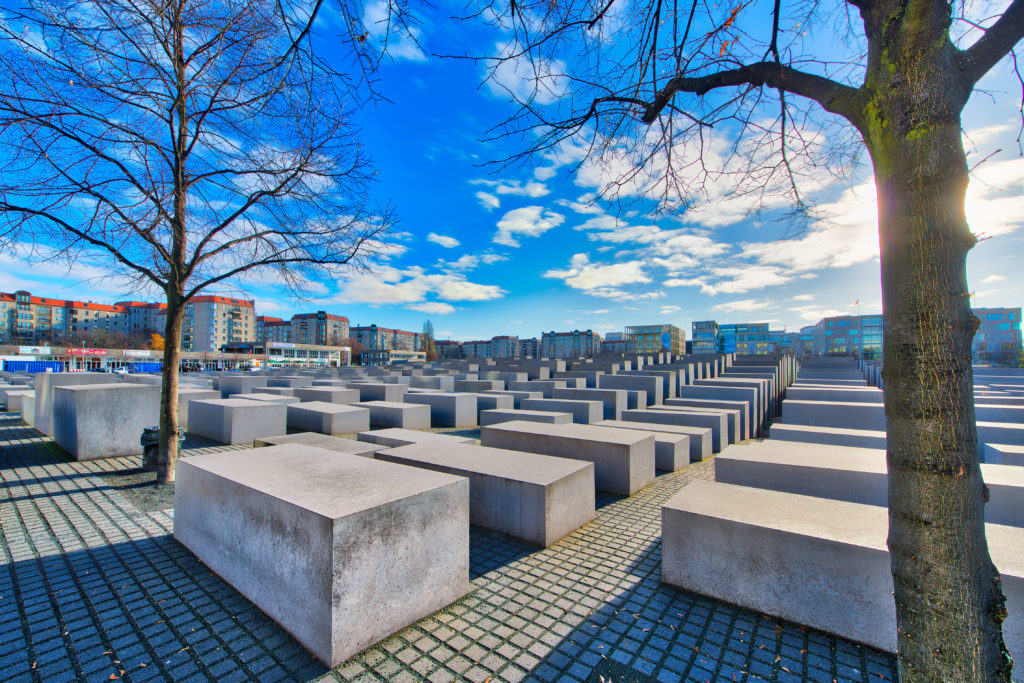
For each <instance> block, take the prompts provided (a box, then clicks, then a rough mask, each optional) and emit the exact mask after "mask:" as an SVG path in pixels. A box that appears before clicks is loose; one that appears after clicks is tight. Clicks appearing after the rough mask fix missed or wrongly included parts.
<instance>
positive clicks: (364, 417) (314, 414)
mask: <svg viewBox="0 0 1024 683" xmlns="http://www.w3.org/2000/svg"><path fill="white" fill-rule="evenodd" d="M288 426H289V427H294V428H295V429H301V430H303V431H307V432H318V433H320V434H330V435H335V434H355V433H356V432H361V431H365V430H367V429H369V428H370V411H369V410H367V409H366V408H359V407H356V406H346V405H342V404H340V403H326V402H324V401H310V402H308V403H293V404H292V405H289V406H288Z"/></svg>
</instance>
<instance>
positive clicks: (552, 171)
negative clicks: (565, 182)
mask: <svg viewBox="0 0 1024 683" xmlns="http://www.w3.org/2000/svg"><path fill="white" fill-rule="evenodd" d="M557 174H558V169H557V168H556V167H554V166H538V167H537V168H535V169H533V177H534V178H536V179H537V180H551V179H552V178H554V177H555V176H556V175H557Z"/></svg>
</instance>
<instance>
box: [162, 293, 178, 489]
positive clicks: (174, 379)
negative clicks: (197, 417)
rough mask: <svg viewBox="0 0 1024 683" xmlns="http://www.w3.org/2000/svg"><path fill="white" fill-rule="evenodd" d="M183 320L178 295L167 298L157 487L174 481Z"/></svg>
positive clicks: (176, 456)
mask: <svg viewBox="0 0 1024 683" xmlns="http://www.w3.org/2000/svg"><path fill="white" fill-rule="evenodd" d="M184 318H185V302H184V301H183V300H182V297H181V296H180V294H178V293H176V292H169V293H168V295H167V324H166V325H165V327H164V366H163V369H162V370H161V376H162V378H163V383H162V385H161V389H160V451H159V454H158V455H157V474H156V481H157V483H158V484H166V483H169V482H172V481H174V464H175V462H176V461H177V459H178V435H179V434H180V429H181V428H180V427H179V426H178V366H179V365H180V362H181V328H182V323H183V321H184Z"/></svg>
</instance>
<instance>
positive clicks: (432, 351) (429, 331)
mask: <svg viewBox="0 0 1024 683" xmlns="http://www.w3.org/2000/svg"><path fill="white" fill-rule="evenodd" d="M421 338H422V340H423V348H422V349H421V350H422V351H424V352H425V353H426V354H427V361H428V362H431V361H435V360H437V347H436V346H435V345H434V323H432V322H430V321H429V320H427V321H426V322H424V323H423V334H422V336H421Z"/></svg>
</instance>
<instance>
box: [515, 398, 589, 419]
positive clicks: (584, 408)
mask: <svg viewBox="0 0 1024 683" xmlns="http://www.w3.org/2000/svg"><path fill="white" fill-rule="evenodd" d="M519 405H521V406H522V409H523V410H542V411H549V412H554V413H570V414H571V415H572V421H573V422H575V423H577V424H592V423H594V422H600V421H601V420H602V419H603V415H604V404H603V403H602V402H601V401H578V400H573V399H567V398H529V399H526V400H524V401H521V402H520V403H519Z"/></svg>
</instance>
